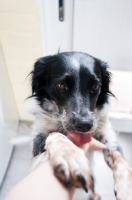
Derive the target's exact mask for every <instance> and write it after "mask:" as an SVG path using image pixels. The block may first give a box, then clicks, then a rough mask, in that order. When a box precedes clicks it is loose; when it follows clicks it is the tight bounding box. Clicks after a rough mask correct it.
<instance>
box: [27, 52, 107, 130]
mask: <svg viewBox="0 0 132 200" xmlns="http://www.w3.org/2000/svg"><path fill="white" fill-rule="evenodd" d="M31 74H32V96H35V97H36V98H37V100H38V101H39V103H40V105H41V107H42V108H43V109H44V110H45V111H46V112H47V113H48V112H49V113H52V112H54V109H57V110H58V114H59V116H60V119H61V122H62V126H63V129H64V131H65V132H75V133H78V134H81V133H83V134H84V133H85V134H86V133H92V132H93V131H95V129H96V128H97V123H96V116H95V113H94V112H95V110H96V109H102V108H103V106H104V104H105V103H107V102H108V96H109V94H111V92H110V91H109V83H110V73H109V72H108V71H107V64H106V63H104V62H102V61H101V60H99V59H96V58H94V57H92V56H90V55H88V54H86V53H80V52H69V53H59V54H57V55H53V56H47V57H42V58H40V59H39V60H38V61H37V62H36V63H35V65H34V70H33V71H32V73H31Z"/></svg>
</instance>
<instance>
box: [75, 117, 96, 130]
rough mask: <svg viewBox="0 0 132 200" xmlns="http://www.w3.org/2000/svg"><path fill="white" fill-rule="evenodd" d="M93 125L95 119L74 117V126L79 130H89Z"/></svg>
mask: <svg viewBox="0 0 132 200" xmlns="http://www.w3.org/2000/svg"><path fill="white" fill-rule="evenodd" d="M92 126H93V120H91V119H84V118H77V117H76V118H74V128H75V129H76V130H77V131H79V132H88V131H89V130H90V129H91V128H92Z"/></svg>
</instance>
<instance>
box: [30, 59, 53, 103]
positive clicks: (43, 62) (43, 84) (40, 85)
mask: <svg viewBox="0 0 132 200" xmlns="http://www.w3.org/2000/svg"><path fill="white" fill-rule="evenodd" d="M51 57H52V56H47V57H42V58H40V59H38V60H37V61H36V62H35V64H34V70H33V71H32V72H31V73H30V75H31V87H32V97H33V96H35V97H36V98H37V99H38V100H39V101H42V100H43V99H44V98H48V96H47V95H48V93H47V90H48V85H49V73H50V66H51V60H52V58H51Z"/></svg>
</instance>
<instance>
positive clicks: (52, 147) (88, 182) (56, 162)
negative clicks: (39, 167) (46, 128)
mask: <svg viewBox="0 0 132 200" xmlns="http://www.w3.org/2000/svg"><path fill="white" fill-rule="evenodd" d="M45 149H46V150H47V152H48V154H49V158H50V160H51V163H52V166H53V169H54V173H55V175H56V176H57V177H58V178H59V179H60V180H61V181H62V182H63V183H65V184H68V185H69V184H70V185H73V186H74V187H79V188H84V190H85V191H86V192H87V191H88V189H91V190H92V191H93V190H94V180H93V176H92V172H91V169H90V166H89V162H88V159H87V158H86V156H85V153H84V151H83V150H82V149H81V148H79V147H77V146H75V145H74V144H73V143H72V142H71V141H70V140H69V139H68V138H67V137H66V136H64V135H62V134H60V133H52V134H50V135H49V136H48V137H47V139H46V145H45Z"/></svg>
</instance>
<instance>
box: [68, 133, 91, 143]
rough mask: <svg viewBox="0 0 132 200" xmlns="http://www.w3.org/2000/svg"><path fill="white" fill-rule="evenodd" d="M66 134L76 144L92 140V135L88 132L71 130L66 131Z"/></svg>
mask: <svg viewBox="0 0 132 200" xmlns="http://www.w3.org/2000/svg"><path fill="white" fill-rule="evenodd" d="M67 136H68V137H69V138H71V140H72V142H73V143H74V144H76V145H77V146H82V145H84V144H86V143H89V142H90V141H91V140H92V135H91V134H90V133H87V134H84V133H77V132H73V131H69V132H67Z"/></svg>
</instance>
